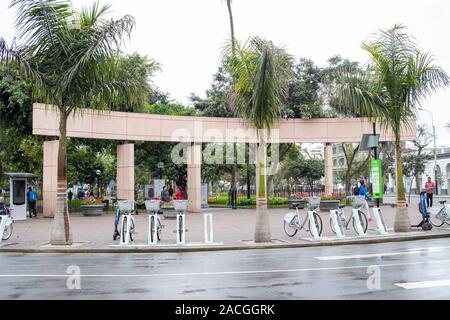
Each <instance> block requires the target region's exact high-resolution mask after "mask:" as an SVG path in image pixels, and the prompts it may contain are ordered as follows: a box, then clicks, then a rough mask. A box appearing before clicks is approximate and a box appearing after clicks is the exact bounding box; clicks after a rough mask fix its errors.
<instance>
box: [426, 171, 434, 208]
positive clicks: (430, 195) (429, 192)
mask: <svg viewBox="0 0 450 320" xmlns="http://www.w3.org/2000/svg"><path fill="white" fill-rule="evenodd" d="M434 189H436V184H435V183H434V182H433V181H431V177H428V181H427V182H426V183H425V191H426V192H427V208H431V207H433V193H434Z"/></svg>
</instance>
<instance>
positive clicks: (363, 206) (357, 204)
mask: <svg viewBox="0 0 450 320" xmlns="http://www.w3.org/2000/svg"><path fill="white" fill-rule="evenodd" d="M368 207H369V205H368V204H367V201H366V199H365V197H353V198H352V208H353V209H357V210H358V216H359V223H360V225H361V229H362V231H363V232H364V233H366V232H367V228H368V225H369V224H368V222H367V214H369V212H368V209H367V208H368ZM344 208H345V205H340V206H339V210H338V219H340V221H341V224H342V226H343V227H344V228H345V230H349V229H350V227H349V226H350V222H351V223H352V225H353V229H354V230H355V232H358V228H357V225H356V220H355V217H354V216H353V214H351V215H350V216H349V217H348V219H347V216H346V215H345V212H344ZM364 211H366V212H367V214H366V213H365V212H364ZM330 226H331V230H332V231H333V232H334V233H336V230H335V227H334V224H333V219H332V218H330Z"/></svg>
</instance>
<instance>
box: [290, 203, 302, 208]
mask: <svg viewBox="0 0 450 320" xmlns="http://www.w3.org/2000/svg"><path fill="white" fill-rule="evenodd" d="M300 205H301V203H293V204H292V207H293V208H294V209H297V208H299V207H300Z"/></svg>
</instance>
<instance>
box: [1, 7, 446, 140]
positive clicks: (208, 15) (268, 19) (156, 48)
mask: <svg viewBox="0 0 450 320" xmlns="http://www.w3.org/2000/svg"><path fill="white" fill-rule="evenodd" d="M72 2H73V3H74V4H75V5H76V6H81V5H88V4H90V3H92V0H73V1H72ZM100 2H101V3H110V4H112V5H113V7H112V12H111V16H113V17H115V18H118V17H120V16H123V15H125V14H131V15H133V16H134V17H135V19H136V23H137V28H136V30H135V31H134V33H133V34H132V37H131V40H130V41H129V42H128V43H127V47H126V51H128V52H134V51H137V52H139V53H140V54H145V55H148V56H149V57H151V58H154V59H156V60H157V61H159V62H160V63H161V64H162V66H163V69H162V72H160V73H159V74H158V75H157V76H156V77H155V78H154V83H155V84H156V85H157V86H158V87H160V88H161V89H162V90H163V91H167V92H169V93H170V94H171V97H172V98H174V99H176V100H178V101H180V102H183V103H187V102H188V99H187V97H188V96H189V93H190V92H195V93H196V94H198V95H200V96H204V92H205V90H206V89H208V88H209V86H210V84H211V81H212V75H213V74H214V73H215V72H216V71H217V67H218V63H219V56H220V51H221V47H222V46H223V44H224V42H225V40H226V39H227V38H229V20H228V12H227V7H226V2H225V1H224V0H147V1H144V0H100ZM9 3H10V1H9V0H0V36H1V37H4V38H6V39H7V40H8V41H10V40H11V39H12V38H13V36H14V29H13V21H14V12H13V11H12V10H11V9H8V5H9ZM233 13H234V19H235V28H236V35H237V37H238V39H239V40H240V41H245V40H246V39H248V37H250V36H255V35H258V36H262V37H264V38H266V39H270V40H272V41H273V42H275V43H276V44H278V45H284V46H285V47H286V49H287V50H288V51H289V52H290V53H291V54H293V55H294V56H295V57H296V58H297V59H298V58H299V57H306V58H310V59H312V60H314V61H315V62H316V63H317V64H318V65H320V66H323V65H325V63H326V61H327V59H328V58H330V57H331V56H333V55H335V54H340V55H342V56H343V57H346V58H349V59H353V60H357V61H360V62H361V63H365V62H366V61H367V59H368V57H367V55H366V54H365V53H364V51H363V50H362V49H361V48H360V45H361V42H363V41H364V40H366V39H367V37H368V36H369V35H370V34H372V33H374V32H376V31H377V30H378V29H380V28H388V27H390V26H392V25H394V24H395V23H403V24H405V25H406V26H407V27H408V31H409V32H410V33H411V34H412V35H414V36H415V38H416V39H417V41H418V43H419V46H420V48H421V49H422V50H423V51H425V52H429V53H431V54H433V55H434V56H435V59H436V62H437V63H438V64H439V65H441V66H442V67H443V68H444V69H445V70H446V71H447V72H449V73H450V41H449V34H450V19H449V18H450V1H448V0H427V1H425V0H378V1H368V0H314V1H305V0H304V1H299V0H234V1H233ZM424 107H425V108H426V109H428V110H430V111H431V112H432V113H433V115H434V120H435V122H436V126H437V130H438V136H439V137H438V145H447V146H448V145H450V131H449V130H448V129H446V128H445V127H444V126H445V124H446V123H447V122H450V89H447V90H443V91H440V92H438V93H437V94H435V95H434V96H433V97H432V98H431V99H429V100H428V101H426V103H425V104H424ZM419 121H421V122H426V123H431V117H430V116H429V115H428V114H427V113H421V115H420V119H419Z"/></svg>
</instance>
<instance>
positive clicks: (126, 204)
mask: <svg viewBox="0 0 450 320" xmlns="http://www.w3.org/2000/svg"><path fill="white" fill-rule="evenodd" d="M119 210H120V211H121V212H126V213H129V214H123V215H122V217H121V220H120V230H121V231H122V234H121V237H120V245H121V246H128V245H130V244H131V243H133V241H134V239H133V238H132V236H131V229H132V224H133V227H134V220H133V218H132V217H131V212H132V211H133V210H134V202H132V201H119ZM124 233H125V234H124Z"/></svg>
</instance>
